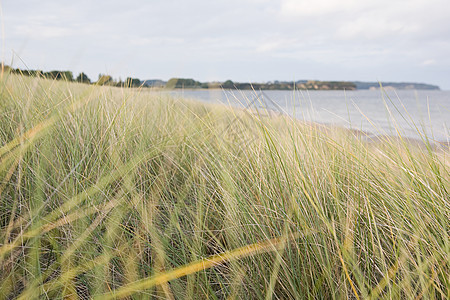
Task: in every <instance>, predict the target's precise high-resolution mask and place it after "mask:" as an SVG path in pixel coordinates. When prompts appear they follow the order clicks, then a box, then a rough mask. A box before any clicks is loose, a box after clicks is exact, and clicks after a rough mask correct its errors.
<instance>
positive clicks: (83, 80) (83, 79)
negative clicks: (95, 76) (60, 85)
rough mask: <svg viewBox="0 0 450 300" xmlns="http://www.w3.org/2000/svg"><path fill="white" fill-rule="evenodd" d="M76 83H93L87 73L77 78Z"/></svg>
mask: <svg viewBox="0 0 450 300" xmlns="http://www.w3.org/2000/svg"><path fill="white" fill-rule="evenodd" d="M76 81H77V82H81V83H87V84H90V83H91V80H90V79H89V77H88V76H87V75H86V74H85V73H83V72H81V73H80V74H79V75H78V76H77V79H76Z"/></svg>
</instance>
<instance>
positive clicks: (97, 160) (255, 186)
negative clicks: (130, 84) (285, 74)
mask: <svg viewBox="0 0 450 300" xmlns="http://www.w3.org/2000/svg"><path fill="white" fill-rule="evenodd" d="M3 75H4V76H3V79H2V80H1V83H0V116H1V119H0V179H1V180H0V193H1V198H0V299H12V298H18V299H33V298H35V299H58V298H73V299H75V298H81V299H88V298H98V299H104V298H110V299H115V298H127V299H149V298H154V299H159V298H168V299H295V298H297V299H303V298H308V299H342V298H351V299H366V298H385V299H398V298H403V299H412V298H419V299H420V298H424V299H436V298H438V299H445V298H450V281H449V278H450V276H449V274H450V266H449V259H448V258H449V257H450V242H449V234H450V224H449V219H450V196H449V189H450V184H449V178H450V176H449V166H450V161H449V149H448V146H446V145H444V146H443V147H435V146H434V145H430V144H428V143H425V144H424V145H422V146H418V145H413V144H411V143H409V142H407V141H405V140H404V139H402V138H396V139H389V138H386V139H385V140H383V141H381V140H380V141H377V142H369V141H367V140H366V139H364V138H362V137H361V136H357V135H355V134H353V133H352V132H351V131H347V130H343V129H339V128H325V127H323V126H319V125H315V124H306V123H301V122H298V121H295V120H292V119H290V118H288V117H284V116H277V117H271V118H268V117H267V116H266V115H265V114H260V113H258V112H249V111H245V110H239V109H231V108H225V107H223V106H219V105H206V104H200V103H197V102H193V101H188V100H176V99H172V98H169V97H166V96H164V95H158V94H155V93H149V92H147V91H145V90H138V89H120V88H110V87H98V86H88V85H80V84H76V83H67V82H61V81H50V80H44V79H37V78H30V77H19V76H13V75H7V74H3Z"/></svg>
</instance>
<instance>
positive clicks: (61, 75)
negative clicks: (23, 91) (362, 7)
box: [3, 65, 142, 87]
mask: <svg viewBox="0 0 450 300" xmlns="http://www.w3.org/2000/svg"><path fill="white" fill-rule="evenodd" d="M3 71H4V72H9V73H12V74H19V75H24V76H34V77H42V78H47V79H52V80H65V81H73V82H80V83H86V84H96V85H110V86H117V87H139V86H141V85H142V82H141V81H140V80H139V79H137V78H131V77H128V78H126V79H125V81H122V80H121V79H120V80H115V79H114V78H113V77H112V76H110V75H105V74H99V75H98V79H97V81H92V80H91V79H90V78H89V77H88V76H87V75H86V74H85V73H84V72H81V73H80V74H78V76H77V77H76V78H74V76H73V73H72V71H57V70H55V71H49V72H44V71H42V70H22V69H19V68H12V67H10V66H6V65H4V66H3Z"/></svg>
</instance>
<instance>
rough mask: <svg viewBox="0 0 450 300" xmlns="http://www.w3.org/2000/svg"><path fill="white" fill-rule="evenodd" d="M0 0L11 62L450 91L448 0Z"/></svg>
mask: <svg viewBox="0 0 450 300" xmlns="http://www.w3.org/2000/svg"><path fill="white" fill-rule="evenodd" d="M0 1H1V2H0V3H1V7H2V26H3V28H2V29H3V30H2V39H1V41H0V42H1V43H2V46H1V50H2V57H3V60H4V61H5V62H6V63H7V64H10V63H11V60H12V59H13V57H14V59H13V62H14V66H15V67H20V68H22V67H24V63H25V64H26V66H28V68H30V69H42V70H44V71H50V70H71V71H73V72H74V75H75V76H76V75H77V74H78V73H79V72H81V71H84V72H86V73H87V74H88V76H89V77H91V79H93V80H96V79H97V77H98V74H99V73H106V74H110V75H113V76H114V77H116V78H119V77H121V78H125V77H128V76H130V77H137V78H140V79H156V78H159V79H164V80H167V79H169V78H171V77H189V78H194V79H197V80H201V81H207V80H208V81H213V80H218V81H224V80H227V79H232V80H234V81H251V82H263V81H272V80H288V81H291V80H300V79H318V80H364V81H377V80H379V81H413V82H425V83H430V84H437V85H439V86H440V87H441V88H442V89H450V3H449V1H448V0H377V1H374V0H370V1H365V0H339V1H335V0H313V1H305V0H209V1H208V0H164V1H162V0H158V1H144V0H127V1H124V0H121V1H116V0H109V1H92V0H77V1H73V0H72V1H66V0H39V1H37V0H36V1H35V0H27V1H24V0H0ZM22 61H23V62H22Z"/></svg>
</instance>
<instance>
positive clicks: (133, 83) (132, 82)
mask: <svg viewBox="0 0 450 300" xmlns="http://www.w3.org/2000/svg"><path fill="white" fill-rule="evenodd" d="M125 85H126V87H139V86H141V81H140V80H139V79H137V78H131V77H127V79H126V80H125Z"/></svg>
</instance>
